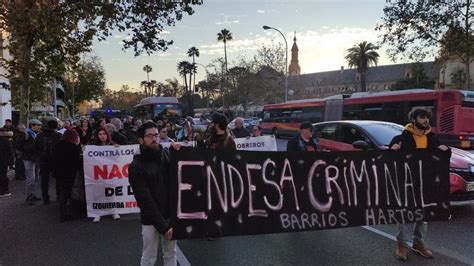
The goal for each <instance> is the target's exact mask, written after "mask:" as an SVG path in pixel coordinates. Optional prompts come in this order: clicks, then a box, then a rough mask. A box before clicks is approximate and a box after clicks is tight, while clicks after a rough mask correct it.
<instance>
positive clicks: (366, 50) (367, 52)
mask: <svg viewBox="0 0 474 266" xmlns="http://www.w3.org/2000/svg"><path fill="white" fill-rule="evenodd" d="M377 49H378V47H377V46H375V45H374V44H372V43H371V42H369V43H368V42H367V41H364V42H361V43H359V44H357V45H354V46H352V48H349V49H347V52H348V54H347V55H346V56H345V59H346V60H347V63H348V64H349V67H350V68H352V67H356V68H357V72H358V73H359V74H360V88H361V91H363V92H364V91H366V88H365V74H366V73H367V70H368V69H369V66H370V65H377V62H378V60H379V54H378V53H377V52H376V51H375V50H377Z"/></svg>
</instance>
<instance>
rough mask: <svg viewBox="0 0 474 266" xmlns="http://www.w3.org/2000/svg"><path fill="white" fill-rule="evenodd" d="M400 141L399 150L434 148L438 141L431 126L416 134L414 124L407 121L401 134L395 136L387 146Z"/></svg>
mask: <svg viewBox="0 0 474 266" xmlns="http://www.w3.org/2000/svg"><path fill="white" fill-rule="evenodd" d="M396 143H401V147H400V150H402V151H413V150H415V149H436V148H437V147H438V146H439V145H440V143H439V140H438V138H437V137H436V135H435V134H434V133H433V132H431V127H430V128H428V129H427V130H425V131H424V132H423V134H421V135H420V134H418V133H417V132H416V131H415V128H414V125H413V124H412V123H409V124H407V125H406V126H405V129H404V130H403V131H402V134H400V135H398V136H395V137H394V138H393V139H392V141H391V142H390V145H389V147H392V146H393V144H396Z"/></svg>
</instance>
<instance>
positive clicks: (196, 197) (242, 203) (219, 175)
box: [170, 149, 450, 239]
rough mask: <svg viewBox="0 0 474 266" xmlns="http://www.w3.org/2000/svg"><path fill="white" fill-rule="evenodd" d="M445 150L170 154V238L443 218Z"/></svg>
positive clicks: (445, 207) (446, 171) (446, 203)
mask: <svg viewBox="0 0 474 266" xmlns="http://www.w3.org/2000/svg"><path fill="white" fill-rule="evenodd" d="M449 158H450V152H449V151H448V152H442V151H429V150H417V151H416V152H413V153H405V152H400V151H364V152H319V153H306V152H300V153H288V152H249V151H237V152H235V153H222V152H216V151H209V150H206V151H205V152H203V151H200V150H196V149H193V150H182V151H178V152H173V153H172V155H171V167H172V169H171V176H172V177H176V178H171V179H170V181H171V182H172V183H171V184H170V185H171V187H170V193H171V195H170V200H171V207H172V208H171V211H172V223H171V226H172V227H173V230H174V233H173V238H175V239H192V238H203V237H223V236H233V235H254V234H267V233H283V232H297V231H309V230H324V229H334V228H345V227H352V226H363V225H376V224H394V223H411V222H417V221H431V220H445V219H447V218H448V216H449V206H450V198H449V196H450V194H449V186H450V183H449Z"/></svg>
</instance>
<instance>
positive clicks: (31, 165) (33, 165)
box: [23, 160, 39, 197]
mask: <svg viewBox="0 0 474 266" xmlns="http://www.w3.org/2000/svg"><path fill="white" fill-rule="evenodd" d="M23 163H24V164H25V177H26V196H27V197H32V196H36V190H37V188H38V183H39V164H38V163H37V162H33V161H26V160H24V161H23Z"/></svg>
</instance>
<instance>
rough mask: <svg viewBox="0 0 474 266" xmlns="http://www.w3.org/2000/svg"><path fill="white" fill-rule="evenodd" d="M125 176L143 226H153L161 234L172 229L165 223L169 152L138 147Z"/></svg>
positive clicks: (167, 211)
mask: <svg viewBox="0 0 474 266" xmlns="http://www.w3.org/2000/svg"><path fill="white" fill-rule="evenodd" d="M160 147H161V146H160ZM128 173H129V174H128V179H129V182H130V185H131V186H132V189H133V194H134V196H135V199H136V200H137V203H138V206H139V207H140V217H141V222H142V224H143V225H153V226H154V227H155V228H156V230H157V231H158V232H160V233H161V234H163V235H164V234H165V233H166V232H167V231H168V230H169V229H170V228H171V227H170V225H169V223H168V221H167V219H168V218H169V212H170V210H169V206H168V202H169V198H168V183H169V150H168V149H166V148H160V149H159V150H150V149H145V148H144V147H143V146H140V154H137V155H135V156H134V158H133V161H132V163H131V164H130V166H129V167H128Z"/></svg>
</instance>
